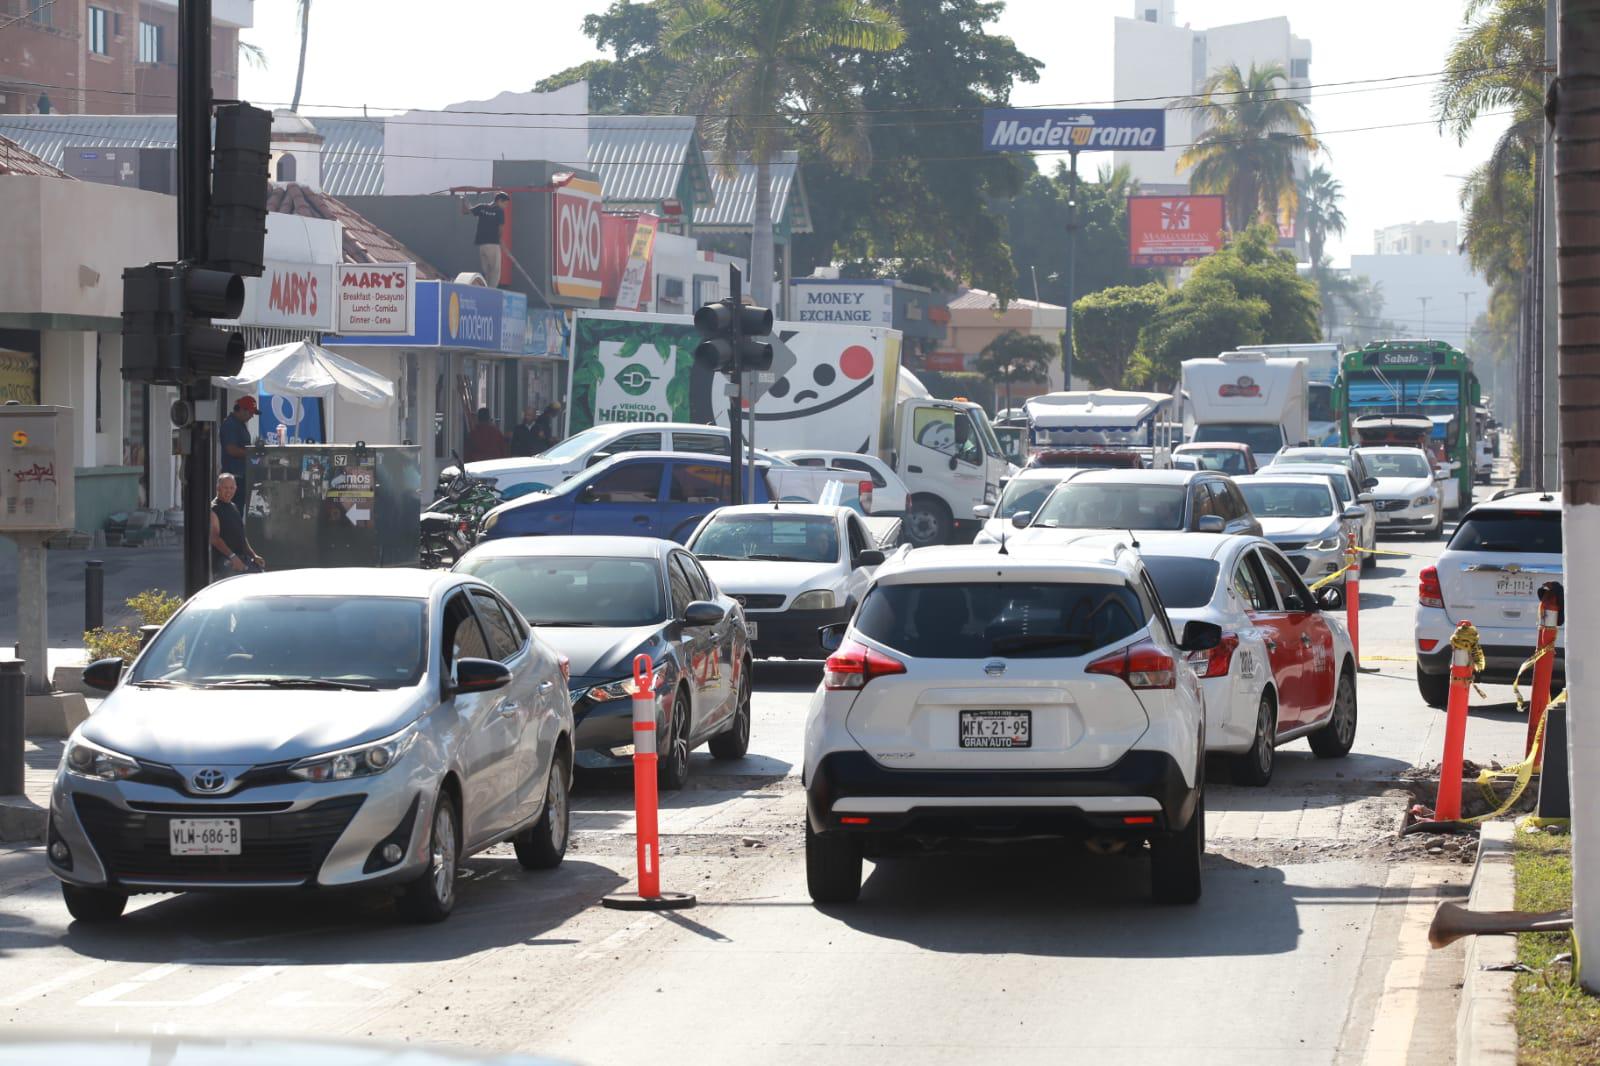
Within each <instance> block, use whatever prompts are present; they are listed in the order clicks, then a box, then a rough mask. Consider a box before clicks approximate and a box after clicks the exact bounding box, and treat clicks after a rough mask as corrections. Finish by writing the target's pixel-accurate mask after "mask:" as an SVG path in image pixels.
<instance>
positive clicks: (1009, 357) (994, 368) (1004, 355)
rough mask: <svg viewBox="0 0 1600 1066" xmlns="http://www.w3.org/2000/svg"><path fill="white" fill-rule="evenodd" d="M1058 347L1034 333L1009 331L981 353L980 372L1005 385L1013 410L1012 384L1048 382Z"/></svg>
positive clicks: (979, 360)
mask: <svg viewBox="0 0 1600 1066" xmlns="http://www.w3.org/2000/svg"><path fill="white" fill-rule="evenodd" d="M1055 358H1056V346H1055V345H1054V344H1051V343H1050V342H1049V341H1047V340H1045V339H1044V338H1043V337H1041V336H1039V335H1037V334H1034V333H1019V332H1017V331H1016V330H1014V329H1008V330H1006V331H1005V332H1004V333H1002V334H1000V336H998V337H996V338H995V339H994V340H992V341H990V342H989V344H988V347H986V348H984V350H983V351H981V352H979V353H978V359H977V364H976V365H977V369H978V372H979V373H981V374H983V375H984V376H985V377H988V378H990V379H991V380H992V379H994V378H999V379H1000V380H1001V381H1002V382H1003V383H1004V384H1005V394H1006V409H1007V410H1010V408H1011V382H1012V381H1045V380H1047V375H1048V374H1049V373H1050V364H1051V363H1052V362H1054V361H1055Z"/></svg>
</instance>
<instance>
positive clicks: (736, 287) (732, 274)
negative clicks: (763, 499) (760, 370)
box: [728, 266, 744, 507]
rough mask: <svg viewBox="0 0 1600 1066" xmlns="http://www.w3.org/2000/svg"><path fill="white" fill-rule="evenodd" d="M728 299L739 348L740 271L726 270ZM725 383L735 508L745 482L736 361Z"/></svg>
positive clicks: (731, 496)
mask: <svg viewBox="0 0 1600 1066" xmlns="http://www.w3.org/2000/svg"><path fill="white" fill-rule="evenodd" d="M728 274H729V279H728V295H729V297H730V298H732V300H733V330H734V344H735V347H737V345H738V332H739V308H740V307H741V306H743V301H744V291H743V290H744V279H743V278H742V277H741V276H740V274H739V268H738V267H736V266H730V267H729V268H728ZM728 380H729V381H730V382H732V384H733V395H732V396H731V397H730V398H729V400H728V403H729V407H728V434H729V440H728V445H729V447H728V453H729V454H728V462H729V463H730V464H731V466H730V473H732V475H733V477H732V479H731V481H730V483H729V486H728V502H729V503H731V504H733V505H734V506H735V507H737V506H739V504H741V503H743V502H744V480H743V477H742V476H741V475H742V474H743V470H742V464H743V462H744V368H743V367H742V366H740V361H739V359H738V358H737V357H735V359H734V364H733V369H732V370H731V371H730V372H729V374H728Z"/></svg>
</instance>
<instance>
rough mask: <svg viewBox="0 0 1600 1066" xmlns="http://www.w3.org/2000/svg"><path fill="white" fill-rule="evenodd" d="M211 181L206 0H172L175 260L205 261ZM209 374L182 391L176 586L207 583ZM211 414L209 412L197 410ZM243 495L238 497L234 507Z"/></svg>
mask: <svg viewBox="0 0 1600 1066" xmlns="http://www.w3.org/2000/svg"><path fill="white" fill-rule="evenodd" d="M210 181H211V0H178V258H179V259H181V260H187V261H188V262H191V263H203V262H205V261H206V259H207V256H206V206H207V199H208V195H207V194H208V190H209V187H210ZM212 393H213V390H212V387H211V382H210V381H209V380H206V381H203V382H202V383H200V384H196V385H187V386H185V387H184V389H183V396H184V399H185V400H187V401H188V402H189V410H190V411H191V412H193V421H192V423H191V424H190V426H189V428H187V429H185V430H183V432H184V433H185V434H187V436H188V438H189V440H188V445H189V450H188V453H187V454H186V455H185V456H184V462H183V592H184V596H185V597H188V596H193V595H194V594H195V593H197V592H199V591H200V590H201V589H203V588H205V587H206V586H207V585H209V584H211V483H212V481H213V477H212V467H211V451H212V448H213V447H214V443H213V436H214V433H213V431H214V430H215V428H216V427H215V422H214V421H213V420H211V419H208V418H203V417H201V414H202V412H203V411H204V408H203V406H202V405H203V403H204V402H205V401H208V400H210V399H211V397H212ZM204 413H206V414H211V412H204ZM244 502H245V501H240V506H243V505H244Z"/></svg>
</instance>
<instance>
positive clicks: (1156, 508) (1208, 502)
mask: <svg viewBox="0 0 1600 1066" xmlns="http://www.w3.org/2000/svg"><path fill="white" fill-rule="evenodd" d="M1026 514H1027V513H1026V512H1022V511H1019V512H1017V514H1015V515H1013V516H1012V519H1011V521H1012V524H1013V525H1016V526H1018V527H1019V528H1025V529H1026V530H1027V533H1026V535H1025V536H1023V537H1020V538H1017V539H1018V540H1020V541H1025V542H1033V541H1037V540H1046V541H1049V540H1055V541H1059V540H1060V539H1061V537H1060V535H1059V534H1058V533H1056V532H1055V531H1057V530H1083V529H1109V530H1140V531H1145V530H1148V531H1153V532H1154V531H1163V530H1165V531H1178V530H1188V531H1190V532H1199V533H1253V534H1255V535H1257V536H1260V534H1261V525H1260V523H1258V522H1257V521H1256V519H1255V516H1254V515H1252V514H1251V513H1250V507H1249V505H1248V504H1246V503H1245V501H1244V497H1243V496H1241V495H1240V494H1239V487H1238V486H1237V485H1235V484H1234V483H1233V479H1232V478H1229V477H1226V476H1224V475H1222V474H1213V473H1211V472H1210V471H1205V470H1087V471H1084V472H1083V473H1081V474H1079V475H1078V476H1077V477H1075V478H1073V479H1072V480H1070V481H1067V482H1063V483H1062V484H1060V485H1057V486H1056V487H1055V488H1054V489H1052V490H1051V492H1050V495H1049V496H1047V497H1046V498H1045V501H1044V502H1043V503H1042V504H1040V505H1039V509H1038V511H1036V512H1034V513H1033V514H1031V515H1027V517H1023V516H1024V515H1026Z"/></svg>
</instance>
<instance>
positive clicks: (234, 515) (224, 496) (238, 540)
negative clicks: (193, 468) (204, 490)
mask: <svg viewBox="0 0 1600 1066" xmlns="http://www.w3.org/2000/svg"><path fill="white" fill-rule="evenodd" d="M238 491H239V485H238V482H237V481H236V480H235V479H234V476H233V475H232V474H220V475H218V476H217V494H216V496H214V497H212V499H211V547H212V549H213V550H214V551H215V552H216V553H217V555H216V563H215V564H214V569H217V570H224V571H227V572H229V573H234V574H246V573H249V574H259V573H261V572H262V571H263V570H265V569H266V567H267V561H266V560H265V559H263V558H262V557H261V556H259V555H257V554H256V552H255V549H254V548H252V547H250V541H249V538H247V537H246V536H245V535H244V516H243V515H241V514H240V513H239V507H238V505H237V504H235V503H234V502H233V497H234V494H235V493H237V492H238Z"/></svg>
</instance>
